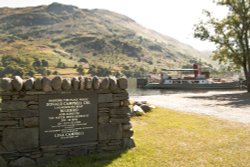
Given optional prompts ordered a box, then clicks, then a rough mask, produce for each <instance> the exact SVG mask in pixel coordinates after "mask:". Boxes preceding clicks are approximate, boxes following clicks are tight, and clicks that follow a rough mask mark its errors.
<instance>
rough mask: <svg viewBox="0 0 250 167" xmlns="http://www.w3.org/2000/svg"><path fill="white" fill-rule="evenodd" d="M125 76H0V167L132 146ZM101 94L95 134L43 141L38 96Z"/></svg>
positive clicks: (30, 163) (29, 164) (43, 161)
mask: <svg viewBox="0 0 250 167" xmlns="http://www.w3.org/2000/svg"><path fill="white" fill-rule="evenodd" d="M127 86H128V85H127V79H126V78H119V79H116V78H108V77H106V78H102V79H100V78H98V77H75V78H71V79H66V78H64V79H63V78H62V77H60V76H57V77H54V78H52V79H49V78H47V77H43V78H37V79H35V78H29V79H27V80H23V79H22V78H20V77H18V76H15V77H13V78H12V79H11V78H2V79H1V88H2V90H1V98H2V104H1V110H0V166H1V167H5V166H25V167H27V166H31V165H34V164H39V165H41V164H44V163H47V162H49V161H51V160H53V161H55V160H58V161H59V160H61V159H64V158H65V157H69V156H74V155H86V154H89V153H105V152H112V151H117V150H123V149H128V148H132V147H134V146H135V145H134V141H133V138H132V136H133V130H132V125H131V123H130V108H129V106H128V105H129V101H128V99H129V96H128V92H127V91H126V89H127ZM86 93H88V94H92V93H93V94H96V95H97V99H96V101H97V139H96V140H95V141H91V142H83V143H70V144H56V145H50V144H48V145H41V143H40V135H41V134H40V125H41V122H40V112H42V111H41V109H39V108H40V107H39V103H40V102H39V99H40V97H41V96H43V95H61V96H62V97H67V96H68V95H74V94H78V95H79V94H83V95H84V94H86Z"/></svg>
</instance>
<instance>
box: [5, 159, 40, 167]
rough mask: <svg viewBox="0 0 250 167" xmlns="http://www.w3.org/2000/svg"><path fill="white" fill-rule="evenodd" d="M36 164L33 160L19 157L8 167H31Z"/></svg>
mask: <svg viewBox="0 0 250 167" xmlns="http://www.w3.org/2000/svg"><path fill="white" fill-rule="evenodd" d="M35 164H36V163H35V161H34V160H32V159H30V158H26V157H21V158H19V159H16V160H14V161H11V162H10V164H9V166H10V167H32V166H34V165H35Z"/></svg>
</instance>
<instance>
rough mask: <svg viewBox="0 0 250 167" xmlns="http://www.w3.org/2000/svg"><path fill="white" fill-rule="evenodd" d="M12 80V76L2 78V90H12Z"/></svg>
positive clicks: (0, 81) (0, 84) (0, 82)
mask: <svg viewBox="0 0 250 167" xmlns="http://www.w3.org/2000/svg"><path fill="white" fill-rule="evenodd" d="M11 82H12V80H11V79H10V78H2V79H0V91H12V90H13V87H12V83H11Z"/></svg>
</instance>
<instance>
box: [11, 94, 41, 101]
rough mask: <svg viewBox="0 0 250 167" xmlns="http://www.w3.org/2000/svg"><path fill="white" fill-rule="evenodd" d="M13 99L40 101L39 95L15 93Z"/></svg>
mask: <svg viewBox="0 0 250 167" xmlns="http://www.w3.org/2000/svg"><path fill="white" fill-rule="evenodd" d="M13 100H21V101H38V96H37V95H24V96H20V95H13Z"/></svg>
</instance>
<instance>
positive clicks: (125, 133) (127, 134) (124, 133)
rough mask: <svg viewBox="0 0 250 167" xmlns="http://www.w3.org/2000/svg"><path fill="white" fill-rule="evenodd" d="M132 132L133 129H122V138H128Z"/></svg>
mask: <svg viewBox="0 0 250 167" xmlns="http://www.w3.org/2000/svg"><path fill="white" fill-rule="evenodd" d="M133 134H134V131H133V130H132V129H129V130H125V131H123V137H124V138H130V137H132V136H133Z"/></svg>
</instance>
